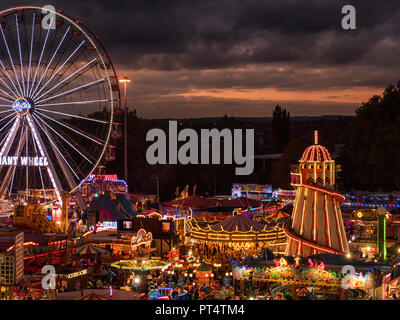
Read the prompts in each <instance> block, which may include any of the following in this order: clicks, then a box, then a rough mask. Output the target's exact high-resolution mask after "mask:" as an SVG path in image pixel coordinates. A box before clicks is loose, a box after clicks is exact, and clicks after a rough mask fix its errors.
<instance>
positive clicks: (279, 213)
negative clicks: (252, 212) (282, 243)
mask: <svg viewBox="0 0 400 320" xmlns="http://www.w3.org/2000/svg"><path fill="white" fill-rule="evenodd" d="M287 217H289V214H288V213H286V212H284V211H282V210H276V211H275V212H272V213H271V214H269V215H268V217H267V218H268V219H274V220H279V219H286V218H287Z"/></svg>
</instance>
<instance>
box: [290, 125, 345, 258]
mask: <svg viewBox="0 0 400 320" xmlns="http://www.w3.org/2000/svg"><path fill="white" fill-rule="evenodd" d="M291 179H292V182H291V184H292V186H294V187H296V188H297V190H296V200H295V206H294V208H293V214H292V219H291V220H290V221H289V222H288V223H287V225H285V227H284V230H285V232H286V234H287V236H288V240H289V241H288V245H287V248H286V254H287V255H299V256H309V255H312V254H318V253H333V254H344V253H346V252H349V247H348V243H347V238H346V233H345V230H344V225H343V220H342V213H341V210H340V203H341V202H342V201H343V200H344V196H342V195H341V194H340V193H338V192H336V191H335V190H334V185H335V162H334V161H333V160H332V158H331V156H330V154H329V151H328V150H327V149H326V148H325V147H323V146H321V145H319V144H318V131H315V142H314V145H312V146H310V147H308V148H307V149H306V150H305V151H304V153H303V156H302V157H301V159H300V160H299V165H298V166H296V167H295V168H294V169H293V170H292V173H291Z"/></svg>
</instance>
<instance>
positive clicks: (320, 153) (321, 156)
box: [299, 131, 332, 162]
mask: <svg viewBox="0 0 400 320" xmlns="http://www.w3.org/2000/svg"><path fill="white" fill-rule="evenodd" d="M299 161H300V162H307V161H318V162H322V161H332V158H331V155H330V154H329V151H328V149H326V148H325V147H324V146H321V145H319V144H318V131H315V141H314V145H312V146H309V147H308V148H307V149H306V150H305V151H304V153H303V156H302V157H301V159H300V160H299Z"/></svg>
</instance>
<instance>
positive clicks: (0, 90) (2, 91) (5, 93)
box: [0, 88, 13, 102]
mask: <svg viewBox="0 0 400 320" xmlns="http://www.w3.org/2000/svg"><path fill="white" fill-rule="evenodd" d="M0 92H1V93H3V94H4V95H6V96H9V97H10V98H11V99H13V97H12V96H11V95H10V94H9V93H8V92H6V91H4V90H3V89H1V88H0ZM3 99H6V100H8V101H10V102H12V101H13V100H9V99H7V98H3Z"/></svg>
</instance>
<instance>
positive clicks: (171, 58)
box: [1, 0, 400, 118]
mask: <svg viewBox="0 0 400 320" xmlns="http://www.w3.org/2000/svg"><path fill="white" fill-rule="evenodd" d="M349 3H351V4H352V5H354V6H355V8H356V10H357V20H356V22H357V29H356V30H343V29H342V28H341V20H342V17H343V15H342V14H341V8H342V6H344V5H346V4H349ZM46 4H51V5H54V6H55V7H56V9H58V10H63V11H64V12H65V13H67V14H68V15H70V16H73V17H75V18H77V19H79V20H82V21H83V22H84V24H85V25H86V26H87V27H88V28H89V29H90V30H91V31H92V32H93V33H95V34H97V35H98V36H99V37H100V39H101V41H102V42H103V44H104V46H105V47H106V49H107V50H108V52H109V53H110V54H111V57H112V60H113V63H114V65H115V67H116V70H117V73H118V75H119V76H129V77H131V78H132V79H133V82H132V83H131V85H130V87H129V104H130V106H131V108H136V109H137V111H138V114H139V115H140V116H142V117H145V118H169V117H173V118H188V117H209V116H223V115H224V114H228V115H229V116H235V117H238V116H242V117H266V116H267V117H268V116H271V114H272V109H273V108H274V106H275V105H276V104H278V103H279V104H280V105H281V106H283V107H285V108H287V109H288V110H289V111H290V112H291V114H292V115H294V116H304V115H308V116H315V115H328V114H329V115H332V114H342V115H352V114H354V110H355V109H356V108H357V107H358V106H360V105H361V102H362V101H367V100H368V99H369V98H370V97H371V96H372V95H374V94H381V93H382V91H383V88H384V87H385V86H387V85H388V84H390V83H396V82H397V81H398V80H399V79H400V73H399V71H400V45H399V44H400V32H399V31H400V10H399V9H400V3H398V1H397V0H385V1H384V2H383V1H376V0H362V1H350V2H349V1H333V0H332V1H331V0H324V1H321V0H302V1H300V0H279V1H277V0H249V1H247V0H216V1H209V0H198V1H189V0H142V1H137V0H113V1H110V0H101V1H100V0H68V1H65V0H62V1H60V0H58V1H50V0H47V1H29V0H26V1H15V0H2V1H1V9H7V8H10V7H13V6H20V5H38V6H43V5H46Z"/></svg>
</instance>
